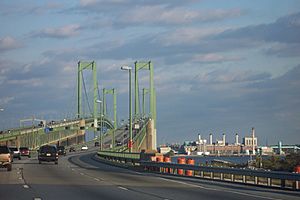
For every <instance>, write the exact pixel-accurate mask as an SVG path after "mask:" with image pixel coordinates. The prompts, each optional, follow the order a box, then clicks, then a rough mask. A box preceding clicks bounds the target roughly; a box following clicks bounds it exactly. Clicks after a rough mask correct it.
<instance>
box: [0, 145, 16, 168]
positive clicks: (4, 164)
mask: <svg viewBox="0 0 300 200" xmlns="http://www.w3.org/2000/svg"><path fill="white" fill-rule="evenodd" d="M12 159H13V157H12V156H11V153H10V149H9V148H8V147H7V146H0V168H6V169H7V171H11V169H12V164H11V162H12Z"/></svg>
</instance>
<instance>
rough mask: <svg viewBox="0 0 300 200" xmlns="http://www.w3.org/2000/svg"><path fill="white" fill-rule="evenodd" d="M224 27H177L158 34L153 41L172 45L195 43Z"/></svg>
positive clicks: (219, 31) (222, 29) (220, 30)
mask: <svg viewBox="0 0 300 200" xmlns="http://www.w3.org/2000/svg"><path fill="white" fill-rule="evenodd" d="M224 30H226V29H225V28H194V27H193V28H191V27H188V28H179V29H176V30H173V31H167V32H165V33H162V34H160V36H159V37H157V38H155V39H154V41H157V42H158V43H161V44H163V45H165V46H174V45H195V43H198V44H199V42H200V41H202V40H205V39H207V38H209V37H212V36H214V35H218V34H220V33H222V32H223V31H224Z"/></svg>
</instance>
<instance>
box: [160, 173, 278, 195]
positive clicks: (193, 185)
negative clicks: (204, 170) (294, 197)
mask: <svg viewBox="0 0 300 200" xmlns="http://www.w3.org/2000/svg"><path fill="white" fill-rule="evenodd" d="M159 178H160V179H163V180H165V181H170V182H175V183H180V184H183V185H187V186H191V187H198V188H201V189H205V190H214V191H222V192H229V193H233V194H239V195H244V196H249V197H255V198H261V199H270V200H283V199H278V198H273V197H266V196H260V195H255V194H249V193H243V192H238V191H234V190H227V189H226V190H220V189H215V188H208V187H203V186H200V185H195V184H191V183H185V182H181V181H175V180H171V179H166V178H161V177H159Z"/></svg>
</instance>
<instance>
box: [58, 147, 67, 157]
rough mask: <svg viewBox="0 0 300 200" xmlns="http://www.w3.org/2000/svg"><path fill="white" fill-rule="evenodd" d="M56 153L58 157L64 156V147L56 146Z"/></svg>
mask: <svg viewBox="0 0 300 200" xmlns="http://www.w3.org/2000/svg"><path fill="white" fill-rule="evenodd" d="M57 153H58V155H64V156H65V155H66V150H65V147H64V146H58V147H57Z"/></svg>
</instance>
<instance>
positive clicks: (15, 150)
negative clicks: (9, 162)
mask: <svg viewBox="0 0 300 200" xmlns="http://www.w3.org/2000/svg"><path fill="white" fill-rule="evenodd" d="M9 149H10V151H11V152H13V155H14V156H13V157H14V158H18V159H19V160H21V153H20V150H19V148H17V147H9Z"/></svg>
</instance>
